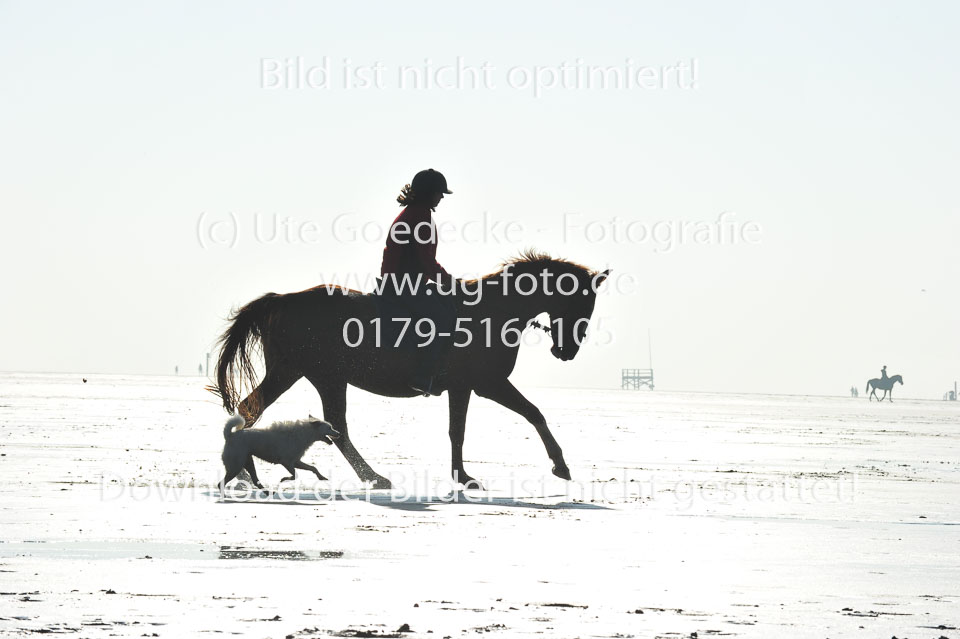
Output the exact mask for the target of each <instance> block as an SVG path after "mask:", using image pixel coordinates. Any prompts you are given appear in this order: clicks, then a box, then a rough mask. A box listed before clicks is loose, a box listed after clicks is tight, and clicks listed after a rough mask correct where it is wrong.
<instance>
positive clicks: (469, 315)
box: [211, 252, 609, 488]
mask: <svg viewBox="0 0 960 639" xmlns="http://www.w3.org/2000/svg"><path fill="white" fill-rule="evenodd" d="M608 273H609V270H607V271H604V272H602V273H598V272H596V271H593V270H591V269H588V268H587V267H585V266H581V265H579V264H575V263H573V262H570V261H567V260H563V259H555V258H551V257H550V256H548V255H545V254H542V253H535V252H526V253H524V254H522V255H521V256H520V257H518V258H515V259H512V260H509V261H507V262H505V263H504V264H503V265H502V268H501V269H500V270H499V271H497V272H495V273H492V274H490V275H487V276H485V277H483V278H480V279H479V280H465V281H464V282H461V286H462V288H461V289H460V290H462V291H470V292H472V294H459V295H457V299H458V314H459V319H458V324H457V331H456V344H457V345H456V346H454V347H453V348H450V350H449V351H448V354H447V356H446V358H445V360H444V362H443V364H442V365H441V367H440V370H439V373H438V375H437V378H436V379H435V381H434V391H438V392H439V391H444V390H445V391H446V392H447V395H448V399H449V404H450V443H451V445H452V448H453V454H452V472H453V479H454V481H457V482H460V483H462V484H464V485H465V486H467V487H470V488H473V487H476V488H479V487H480V484H479V482H477V481H476V480H475V479H473V478H472V477H470V476H469V475H468V474H467V473H466V471H465V470H464V468H463V434H464V428H465V426H466V419H467V406H468V404H469V402H470V395H471V393H474V392H476V394H477V395H479V396H480V397H486V398H487V399H491V400H493V401H495V402H497V403H498V404H501V405H502V406H504V407H506V408H509V409H510V410H512V411H514V412H516V413H518V414H520V415H522V416H523V417H524V418H526V419H527V421H529V422H530V423H531V424H533V426H534V428H536V430H537V434H539V435H540V438H541V439H542V440H543V445H544V446H545V447H546V450H547V455H548V456H549V457H550V459H551V461H553V474H554V475H556V476H557V477H561V478H563V479H570V471H569V469H568V468H567V464H566V462H565V461H564V459H563V452H562V451H561V449H560V445H559V444H557V441H556V440H555V439H554V438H553V434H552V433H551V432H550V429H549V428H548V427H547V421H546V420H545V419H544V417H543V414H542V413H541V412H540V410H539V409H537V407H536V406H534V405H533V404H532V403H530V401H529V400H527V398H526V397H524V396H523V395H522V394H521V393H520V391H518V390H517V389H516V388H515V387H514V386H513V384H511V383H510V380H509V379H508V377H509V376H510V373H511V372H513V367H514V365H515V364H516V361H517V353H518V351H519V339H518V338H519V336H520V331H521V330H523V329H524V328H526V327H527V325H528V324H529V323H530V322H531V321H532V320H533V319H534V318H535V317H536V316H537V315H539V314H541V313H547V314H549V316H550V325H551V326H550V328H549V329H547V330H548V331H549V332H550V334H551V336H552V338H553V346H552V348H551V349H550V350H551V353H553V355H554V356H555V357H557V358H558V359H560V360H563V361H567V360H571V359H573V358H574V357H575V356H576V355H577V351H578V350H579V348H580V344H581V342H582V340H583V338H584V336H585V333H586V329H587V324H588V323H589V321H590V316H591V314H592V313H593V308H594V304H595V302H596V292H597V287H598V286H599V285H600V284H601V283H602V282H603V280H604V279H606V277H607V274H608ZM377 317H378V310H377V304H376V298H375V297H374V296H373V295H367V294H364V293H361V292H359V291H354V290H350V289H346V288H341V287H337V286H317V287H315V288H311V289H308V290H306V291H301V292H299V293H290V294H287V295H277V294H274V293H268V294H266V295H264V296H263V297H261V298H259V299H256V300H254V301H252V302H250V303H249V304H247V305H246V306H244V307H243V308H241V309H240V310H239V311H236V312H235V313H234V314H233V316H232V317H231V321H232V324H231V325H230V327H229V328H228V329H227V330H226V331H225V332H224V334H223V335H222V337H221V338H220V344H221V351H220V358H219V362H218V364H217V385H216V387H214V388H212V389H211V390H213V391H214V392H215V393H217V394H218V395H219V396H220V397H221V398H222V400H223V407H224V408H225V409H226V410H227V411H228V412H233V411H234V410H237V411H238V412H239V413H240V414H241V415H242V416H243V417H244V418H245V419H246V420H247V424H248V425H251V424H253V423H254V422H256V421H257V420H258V419H259V418H260V416H261V415H262V414H263V411H264V410H265V409H266V408H267V406H269V405H270V404H272V403H273V402H274V401H276V400H277V398H278V397H280V395H281V394H283V393H284V392H285V391H286V390H287V389H289V388H290V387H291V386H293V384H294V383H295V382H297V381H298V380H299V379H300V378H302V377H306V378H307V380H309V382H310V383H311V384H313V386H314V387H315V388H316V389H317V392H318V393H319V394H320V400H321V401H322V403H323V418H324V419H325V420H326V421H328V422H330V423H331V424H332V425H333V427H334V428H336V429H337V430H338V431H340V437H339V438H338V439H337V440H336V442H335V443H336V445H337V447H338V448H339V449H340V452H342V453H343V455H344V457H345V458H346V459H347V461H348V462H349V463H350V465H351V466H352V467H353V470H354V471H355V472H356V473H357V475H358V476H359V477H360V479H361V480H363V481H370V482H373V484H374V487H375V488H390V482H389V480H387V479H386V478H385V477H383V476H381V475H379V474H378V473H376V472H374V470H373V469H372V468H371V467H370V465H369V464H367V462H366V461H365V460H364V459H363V457H362V456H361V455H360V453H359V452H357V449H356V448H355V447H354V445H353V443H352V442H351V441H350V431H349V430H348V429H347V417H346V413H347V385H348V384H352V385H353V386H356V387H358V388H362V389H363V390H366V391H369V392H371V393H377V394H378V395H386V396H389V397H414V396H417V393H415V392H414V391H413V390H411V389H410V388H409V387H408V386H407V385H406V383H405V380H406V379H408V378H409V377H410V375H411V373H412V372H413V365H414V361H413V360H414V358H413V357H411V356H410V352H409V351H403V350H401V349H397V348H390V347H387V346H384V347H379V346H377V343H376V338H377V333H378V327H377V323H376V320H377ZM361 326H362V327H363V331H362V333H361V331H360V328H361ZM423 332H424V333H426V332H427V331H426V330H424V331H423ZM380 337H381V339H382V338H383V336H382V335H381V336H380ZM468 341H469V344H466V343H467V342H468ZM257 342H259V343H260V345H261V347H262V351H263V364H264V369H265V371H264V375H263V379H262V381H260V382H259V384H257V382H256V373H255V365H254V359H253V356H254V350H255V346H256V343H257ZM461 344H466V345H464V346H461ZM244 389H252V390H251V391H250V393H249V395H247V397H246V398H245V399H243V400H242V401H240V397H241V393H242V392H243V391H244Z"/></svg>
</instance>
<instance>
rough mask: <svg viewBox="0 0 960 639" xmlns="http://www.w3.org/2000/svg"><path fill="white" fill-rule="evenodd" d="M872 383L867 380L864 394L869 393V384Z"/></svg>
mask: <svg viewBox="0 0 960 639" xmlns="http://www.w3.org/2000/svg"><path fill="white" fill-rule="evenodd" d="M872 381H873V380H871V379H868V380H867V390H865V391H863V392H864V393H869V392H870V383H871V382H872Z"/></svg>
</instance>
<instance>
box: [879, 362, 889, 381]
mask: <svg viewBox="0 0 960 639" xmlns="http://www.w3.org/2000/svg"><path fill="white" fill-rule="evenodd" d="M880 379H881V380H883V381H887V380H888V379H890V378H889V377H887V365H886V364H884V365H883V368H881V369H880Z"/></svg>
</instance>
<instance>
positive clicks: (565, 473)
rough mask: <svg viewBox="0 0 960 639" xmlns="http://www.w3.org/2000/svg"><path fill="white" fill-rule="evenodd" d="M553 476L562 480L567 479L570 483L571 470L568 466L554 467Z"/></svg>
mask: <svg viewBox="0 0 960 639" xmlns="http://www.w3.org/2000/svg"><path fill="white" fill-rule="evenodd" d="M553 474H554V475H556V476H557V477H559V478H560V479H566V480H567V481H570V469H569V468H567V467H566V466H554V467H553Z"/></svg>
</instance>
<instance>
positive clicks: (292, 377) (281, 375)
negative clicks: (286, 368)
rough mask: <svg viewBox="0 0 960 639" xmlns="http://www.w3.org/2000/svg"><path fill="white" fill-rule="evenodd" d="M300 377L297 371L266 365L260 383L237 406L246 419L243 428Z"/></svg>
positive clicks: (258, 417) (251, 423) (260, 414)
mask: <svg viewBox="0 0 960 639" xmlns="http://www.w3.org/2000/svg"><path fill="white" fill-rule="evenodd" d="M301 377H302V375H300V374H297V373H291V372H279V371H277V370H275V369H274V370H271V369H270V368H269V367H268V368H267V373H266V374H265V375H264V376H263V381H262V382H260V385H259V386H257V387H256V388H255V389H254V390H253V392H252V393H250V394H249V395H247V397H246V398H245V399H244V400H243V401H242V402H240V405H239V406H237V412H239V413H240V415H241V416H242V417H243V418H244V419H245V420H246V421H247V423H246V425H245V426H244V428H250V427H251V426H253V425H254V424H255V423H256V421H257V420H258V419H260V417H261V416H262V415H263V411H265V410H267V406H269V405H270V404H272V403H273V402H275V401H277V398H279V397H280V396H281V395H283V394H284V393H285V392H287V391H288V390H290V387H291V386H293V385H294V384H295V383H296V382H297V380H298V379H300V378H301Z"/></svg>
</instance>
